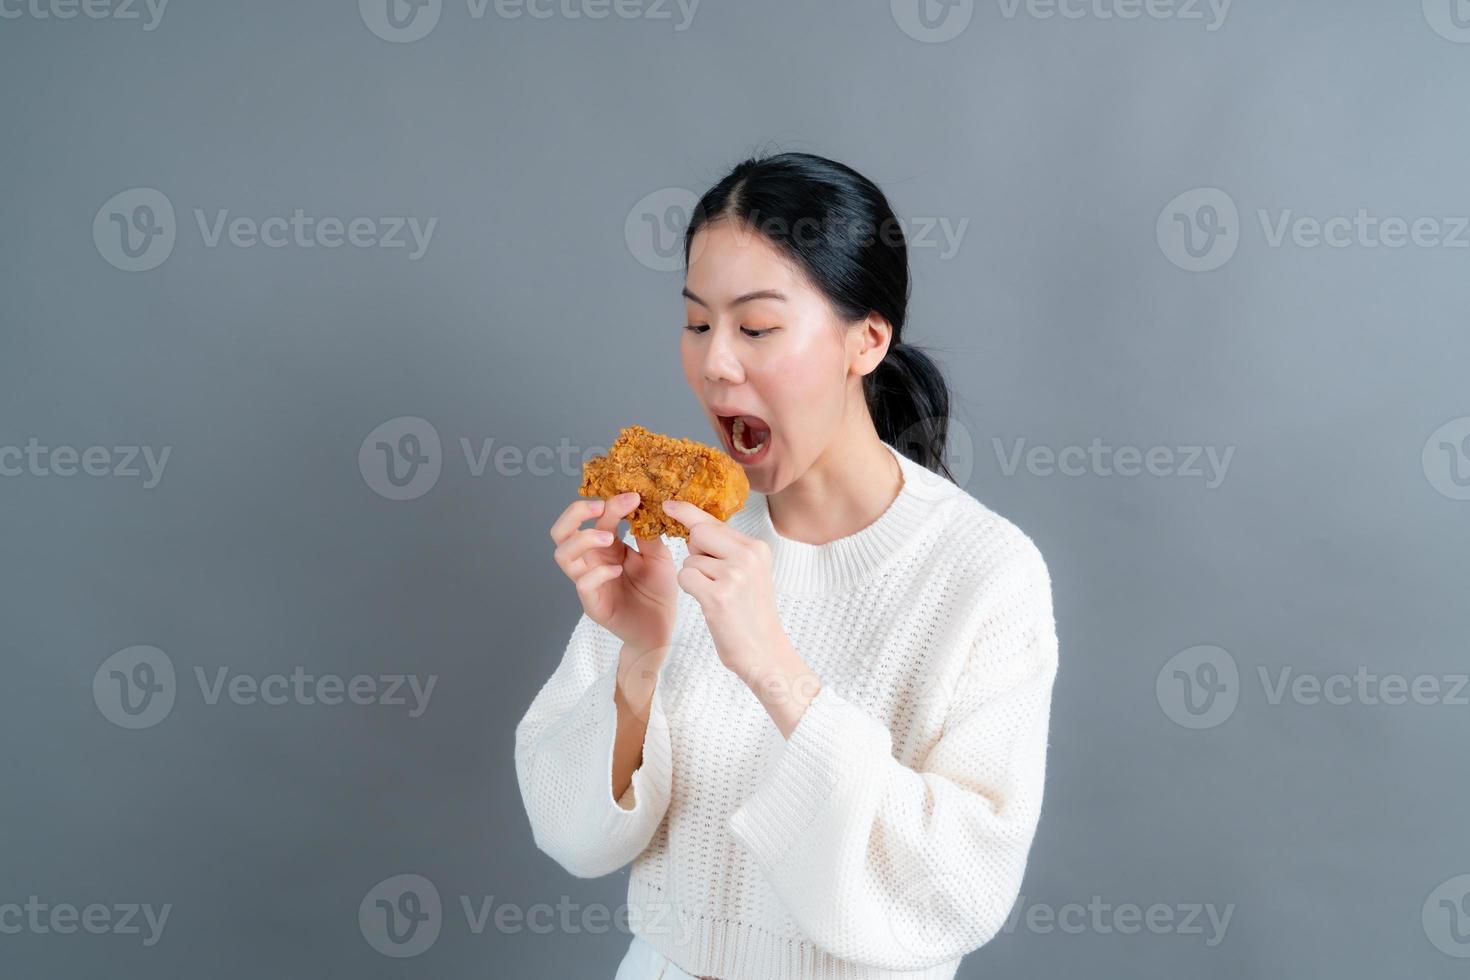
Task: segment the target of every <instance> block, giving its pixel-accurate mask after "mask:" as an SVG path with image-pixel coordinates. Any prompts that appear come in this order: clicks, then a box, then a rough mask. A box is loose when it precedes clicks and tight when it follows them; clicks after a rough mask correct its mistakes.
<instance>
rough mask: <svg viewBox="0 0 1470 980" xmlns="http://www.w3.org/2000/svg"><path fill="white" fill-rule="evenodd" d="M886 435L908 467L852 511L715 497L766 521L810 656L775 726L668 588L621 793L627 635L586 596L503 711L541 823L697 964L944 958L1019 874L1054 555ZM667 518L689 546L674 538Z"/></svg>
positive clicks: (952, 961) (1045, 714)
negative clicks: (861, 518)
mask: <svg viewBox="0 0 1470 980" xmlns="http://www.w3.org/2000/svg"><path fill="white" fill-rule="evenodd" d="M884 445H886V446H888V449H889V450H890V451H891V452H893V454H894V456H896V457H897V458H898V461H899V464H900V466H901V467H902V469H903V477H904V483H903V488H902V489H901V490H900V492H899V494H898V496H897V498H896V499H895V500H894V501H893V502H892V503H891V504H890V505H889V507H888V509H887V510H886V511H884V512H883V514H882V515H881V516H880V517H879V518H878V519H877V520H876V521H875V522H873V523H872V524H869V525H868V526H867V527H865V528H863V529H862V530H860V531H858V532H856V533H854V534H851V535H848V536H847V537H844V538H840V539H838V540H836V541H831V542H828V543H826V544H820V545H813V544H808V543H805V542H800V541H794V540H791V539H787V538H783V537H781V536H780V535H778V534H777V533H776V531H775V528H774V527H773V525H772V523H771V520H770V515H769V511H768V510H767V505H766V499H765V497H764V496H763V495H762V494H759V493H755V492H752V493H751V494H750V496H749V498H748V500H747V501H746V504H745V507H744V509H742V510H741V511H739V512H738V513H736V514H734V515H732V516H731V517H730V519H729V521H728V522H727V523H728V524H729V525H730V526H731V527H733V528H735V529H737V530H739V531H741V532H742V533H744V534H747V535H750V536H752V537H760V538H763V539H765V541H766V542H768V543H769V544H770V545H771V549H772V553H773V558H774V567H773V575H774V579H775V586H776V590H777V606H778V611H779V613H780V616H781V623H782V625H783V626H784V627H785V630H786V634H787V635H788V636H789V637H790V638H791V642H792V645H793V646H794V647H795V649H796V651H797V652H798V654H800V656H801V657H802V659H803V660H804V661H805V662H806V664H807V665H808V666H809V667H810V668H811V669H812V670H813V671H814V672H815V673H816V674H817V675H818V676H819V678H820V679H821V690H820V691H819V692H818V694H817V696H816V698H815V699H814V700H812V702H811V703H810V704H809V705H808V706H807V708H806V710H805V713H804V714H803V715H802V716H801V719H800V722H799V723H798V725H797V727H796V728H795V730H794V731H793V732H792V733H791V737H790V738H789V739H784V738H782V736H781V734H780V731H779V730H778V729H777V728H776V726H775V723H774V722H773V721H772V720H771V718H770V716H769V715H768V714H767V713H766V711H765V709H764V708H763V707H762V706H761V704H760V702H759V701H758V700H757V699H756V697H755V695H754V694H753V693H752V692H751V690H750V689H749V688H748V687H746V685H745V683H744V682H743V681H741V680H740V679H739V678H738V677H737V676H736V675H735V674H733V673H732V672H731V671H729V670H728V669H726V668H725V666H724V665H723V664H722V663H721V661H720V659H719V656H718V655H717V654H716V652H715V649H714V644H713V642H712V640H711V637H710V633H709V628H708V626H707V625H706V624H705V621H704V616H703V614H702V612H701V610H700V608H699V604H698V603H697V602H696V601H695V600H694V599H693V597H691V596H689V595H688V594H686V593H684V592H683V591H682V590H681V591H680V594H679V608H678V618H677V622H676V626H675V630H674V636H673V649H672V650H671V652H670V654H669V656H668V658H667V659H666V660H665V662H664V665H663V667H662V668H661V669H660V672H659V677H658V682H657V685H656V687H655V690H654V696H653V700H652V703H651V705H650V708H649V721H648V731H647V736H646V738H645V741H644V743H643V761H642V764H641V765H640V767H639V768H638V769H637V770H636V771H635V772H634V773H633V781H632V785H631V786H630V787H629V788H628V791H627V792H626V793H625V794H624V795H623V798H622V799H621V800H614V799H613V797H612V790H611V786H612V750H613V743H614V735H615V727H616V723H617V709H616V707H615V705H614V702H613V688H614V683H615V680H616V673H617V666H618V652H619V649H620V647H621V643H620V641H619V640H618V639H617V637H615V636H614V635H613V634H612V633H610V632H609V631H608V630H606V629H605V628H603V627H601V626H598V625H597V624H596V623H594V622H592V620H591V619H589V618H588V617H587V616H586V615H585V614H584V615H583V616H582V618H581V620H580V621H579V622H578V623H577V625H576V627H575V629H574V630H573V631H572V635H571V640H570V642H569V643H568V644H567V647H566V651H565V652H564V653H563V655H562V659H561V662H560V664H559V665H558V666H557V668H556V670H555V672H554V673H553V674H552V675H551V677H550V679H549V680H547V682H546V683H545V685H544V686H543V687H542V688H541V689H540V691H539V692H538V693H537V695H536V697H535V699H534V700H533V701H532V703H531V706H530V708H529V709H528V710H527V712H526V714H525V717H524V718H522V719H521V721H520V723H519V724H518V725H517V726H516V746H515V763H516V776H517V779H518V780H519V783H520V790H521V796H522V799H523V801H524V803H525V806H526V812H527V815H528V817H529V818H530V823H531V829H532V832H533V835H534V837H535V841H536V845H537V846H538V847H540V848H541V849H542V850H543V851H545V852H546V853H547V854H549V855H550V856H551V857H552V858H554V859H555V860H556V861H557V863H558V864H560V865H561V866H562V867H563V868H565V869H566V870H567V871H568V872H570V873H571V874H573V875H576V876H577V877H582V878H592V877H598V876H601V875H605V874H608V873H610V872H612V871H615V870H617V869H619V868H621V867H622V866H623V865H625V864H627V863H628V862H629V861H632V862H633V870H632V874H631V876H630V878H629V880H628V907H629V909H628V911H629V928H630V929H631V930H632V931H633V932H634V933H635V934H636V935H639V936H642V937H643V938H644V939H645V940H647V941H648V942H649V943H651V944H652V945H653V946H654V947H655V948H657V949H658V950H659V951H660V952H662V953H663V954H664V955H665V956H667V957H668V958H669V959H670V960H672V961H673V962H674V963H676V964H678V965H679V966H680V967H682V968H683V969H684V970H686V971H688V972H689V973H692V974H694V975H696V976H700V975H708V976H714V977H718V978H720V980H787V978H791V980H795V978H808V977H824V978H853V980H879V978H899V977H902V978H923V980H949V978H951V977H953V976H954V974H955V971H956V970H957V969H958V967H959V961H960V957H961V956H963V955H964V954H965V953H968V952H970V951H972V950H974V949H976V948H978V947H979V946H981V945H982V944H984V943H986V942H987V941H989V940H990V939H991V937H993V936H995V935H996V933H997V932H999V930H1000V928H1001V926H1002V924H1003V923H1004V922H1005V920H1006V918H1007V916H1008V915H1009V913H1010V910H1011V907H1012V905H1013V904H1014V902H1015V900H1016V897H1017V895H1018V893H1019V890H1020V887H1021V878H1022V875H1023V873H1024V871H1025V868H1026V857H1027V853H1028V851H1029V850H1030V847H1031V841H1032V838H1033V836H1034V834H1035V830H1036V824H1037V820H1038V818H1039V816H1040V812H1041V798H1042V786H1043V783H1044V781H1045V769H1046V750H1047V730H1048V724H1049V720H1050V712H1051V690H1052V683H1053V680H1054V678H1055V676H1056V671H1057V637H1056V623H1055V621H1054V619H1053V615H1052V598H1051V580H1050V577H1049V575H1048V571H1047V567H1046V564H1045V562H1044V561H1043V560H1042V556H1041V553H1040V552H1039V551H1038V550H1037V548H1036V546H1035V545H1034V544H1033V542H1032V541H1031V539H1030V538H1029V537H1028V536H1027V535H1026V534H1024V533H1023V532H1022V531H1021V530H1020V529H1019V528H1017V527H1016V526H1015V525H1014V524H1012V523H1011V522H1010V521H1008V520H1006V519H1005V518H1003V517H1001V516H1000V515H998V514H996V513H994V512H993V511H991V510H990V509H988V508H987V507H985V506H984V505H983V504H981V503H980V502H979V501H977V500H976V499H975V498H974V497H972V496H970V495H969V494H968V493H967V492H965V491H964V490H962V489H960V488H958V487H956V486H955V485H954V484H953V483H950V482H949V481H948V480H946V479H944V478H943V477H942V476H938V475H936V474H934V473H932V472H930V471H929V470H926V469H925V468H923V467H922V466H920V465H919V464H918V463H916V462H914V461H912V460H910V459H909V458H908V457H906V456H903V455H902V454H900V453H899V452H898V451H897V450H896V449H894V447H893V446H891V445H889V444H887V443H884ZM624 540H625V541H628V542H630V543H631V542H632V541H633V538H632V535H631V532H629V533H627V534H626V535H625V537H624ZM664 540H665V542H666V543H667V544H668V545H669V548H670V551H671V553H672V554H673V557H674V561H675V564H676V565H680V564H682V562H683V559H684V557H685V556H686V555H687V554H688V548H687V545H686V543H685V541H684V539H682V538H673V537H666V538H665V539H664Z"/></svg>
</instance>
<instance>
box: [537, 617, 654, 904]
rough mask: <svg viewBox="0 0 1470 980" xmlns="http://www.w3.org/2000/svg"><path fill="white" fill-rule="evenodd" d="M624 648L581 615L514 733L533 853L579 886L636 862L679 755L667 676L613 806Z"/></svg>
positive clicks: (613, 637)
mask: <svg viewBox="0 0 1470 980" xmlns="http://www.w3.org/2000/svg"><path fill="white" fill-rule="evenodd" d="M621 648H622V642H621V641H620V640H619V639H618V638H617V637H616V636H615V635H614V634H613V633H611V632H609V631H608V630H607V629H606V628H605V627H603V626H600V625H598V624H597V623H596V622H594V621H593V620H592V619H591V618H590V617H588V616H587V614H586V613H585V612H584V613H583V614H582V618H581V619H580V620H579V621H578V622H577V625H576V627H575V628H574V629H573V630H572V636H571V640H570V641H569V642H568V643H567V648H566V651H565V652H564V653H563V655H562V659H561V663H560V664H559V665H558V666H557V668H556V670H555V672H553V673H552V675H551V677H550V679H549V680H547V681H546V683H545V684H544V685H543V686H542V687H541V690H540V691H539V692H538V693H537V694H536V697H535V698H534V699H533V700H532V702H531V706H530V708H529V709H527V711H526V714H525V716H524V717H523V718H521V720H520V722H519V723H518V724H517V725H516V745H515V766H516V779H517V781H518V782H519V784H520V789H521V800H522V802H523V803H524V804H525V807H526V815H527V816H528V817H529V818H530V822H531V832H532V835H533V837H534V839H535V842H536V846H537V847H539V848H540V849H541V850H542V851H545V852H546V853H547V854H548V855H550V856H551V857H552V858H553V859H554V860H555V861H556V862H557V863H558V864H560V865H561V866H562V867H563V868H565V869H566V870H567V871H568V872H569V873H571V874H573V875H575V876H577V877H578V878H596V877H600V876H602V875H605V874H608V873H610V872H613V871H616V870H617V869H618V868H621V867H622V866H623V865H625V864H627V863H628V862H629V861H631V860H633V858H635V857H637V856H638V855H639V854H640V853H641V852H642V851H643V849H644V848H646V847H647V846H648V842H649V841H650V840H651V839H652V838H653V833H654V831H655V830H656V829H657V828H658V825H659V822H660V821H661V820H663V817H664V813H665V812H666V811H667V810H668V807H669V792H670V787H671V781H672V772H673V769H672V758H673V755H672V750H671V747H670V742H669V724H668V716H667V714H666V713H665V711H664V705H663V699H662V696H661V692H662V691H663V680H662V675H663V671H662V668H660V672H659V677H660V679H659V681H658V683H657V684H656V685H655V687H654V693H653V699H652V702H651V704H650V708H649V717H648V730H647V732H646V734H645V735H644V739H643V761H642V763H641V764H640V765H639V767H638V768H637V769H635V770H634V771H633V779H632V782H631V783H630V784H629V786H628V789H627V791H626V792H625V793H624V794H623V796H622V798H621V799H619V800H614V799H613V795H612V758H613V745H614V743H615V736H616V729H617V720H618V719H617V706H616V704H615V703H614V701H613V693H614V687H615V685H616V683H617V670H618V654H619V651H620V649H621Z"/></svg>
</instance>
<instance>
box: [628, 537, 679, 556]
mask: <svg viewBox="0 0 1470 980" xmlns="http://www.w3.org/2000/svg"><path fill="white" fill-rule="evenodd" d="M633 540H635V541H637V542H638V553H639V554H640V555H642V556H643V557H645V558H667V559H669V560H673V556H672V555H670V554H669V546H668V545H666V544H664V539H663V538H662V537H652V538H638V537H635V538H634V539H633Z"/></svg>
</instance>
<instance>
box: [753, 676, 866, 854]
mask: <svg viewBox="0 0 1470 980" xmlns="http://www.w3.org/2000/svg"><path fill="white" fill-rule="evenodd" d="M892 753H893V743H892V736H890V735H889V733H888V729H886V728H884V727H883V726H882V725H881V724H880V723H879V722H878V721H877V720H876V719H874V718H872V717H870V716H869V715H867V714H866V713H864V712H863V711H862V709H860V708H858V707H857V706H856V705H854V704H852V703H851V702H849V701H848V700H847V699H845V698H844V697H842V695H840V694H838V693H837V691H835V690H834V689H833V688H832V687H831V685H829V684H826V683H823V684H822V687H821V689H820V690H819V691H818V692H817V696H816V697H815V698H813V699H812V701H811V703H809V704H808V705H807V706H806V710H805V711H804V712H803V713H802V716H801V719H800V720H799V721H798V722H797V725H796V728H795V729H793V730H792V732H791V734H790V736H788V737H787V739H786V744H785V746H784V747H782V749H781V750H780V754H779V755H778V756H777V757H776V762H775V765H774V766H773V767H772V768H771V771H770V773H769V774H768V775H767V776H766V778H765V779H764V780H763V781H762V782H761V784H760V785H759V786H757V787H756V789H755V791H754V792H753V793H751V795H750V796H749V797H747V798H746V800H745V802H744V803H742V804H741V805H740V806H738V807H737V808H736V809H735V810H734V811H733V812H731V814H730V816H729V817H728V818H727V823H728V826H729V829H730V832H731V833H732V834H734V835H735V837H736V839H737V840H739V841H740V842H741V843H743V844H744V845H745V846H746V848H748V849H749V850H750V852H751V854H752V855H753V856H754V857H755V858H756V860H757V862H758V863H759V864H760V865H762V866H763V867H764V868H765V869H767V870H768V871H774V870H775V869H778V868H780V867H781V866H782V865H783V864H784V863H785V862H786V858H787V855H788V852H789V851H790V850H791V849H792V848H793V847H797V846H800V845H802V844H803V842H805V841H807V840H808V839H809V835H810V834H811V833H812V831H813V829H814V828H820V827H821V826H823V825H828V826H835V823H832V821H834V819H836V818H838V817H840V815H841V814H843V813H845V812H849V811H850V810H851V809H852V808H853V807H861V806H863V802H862V801H864V800H866V799H868V798H869V797H870V796H871V795H872V794H874V793H876V792H878V791H879V789H880V788H881V782H882V779H883V775H884V771H885V763H887V762H889V761H891V760H892V757H893V755H892Z"/></svg>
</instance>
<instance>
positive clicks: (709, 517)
mask: <svg viewBox="0 0 1470 980" xmlns="http://www.w3.org/2000/svg"><path fill="white" fill-rule="evenodd" d="M664 513H666V514H668V515H669V516H670V517H672V518H673V519H674V520H676V521H678V522H679V523H681V524H683V525H684V526H685V527H687V528H688V529H689V550H690V553H691V554H702V555H714V556H715V557H716V558H728V557H730V556H731V555H732V554H733V553H734V552H735V551H736V550H737V549H738V548H739V547H740V540H739V539H740V538H741V537H742V535H741V534H740V532H739V531H736V530H735V529H734V528H732V527H731V526H730V525H728V524H726V523H725V522H724V521H722V520H720V519H719V518H718V517H716V516H715V515H713V514H711V513H709V512H708V511H704V510H700V509H699V508H698V507H696V506H694V505H693V504H691V503H689V501H687V500H665V501H664ZM696 529H702V530H699V533H698V536H697V538H696V535H695V530H696Z"/></svg>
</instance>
